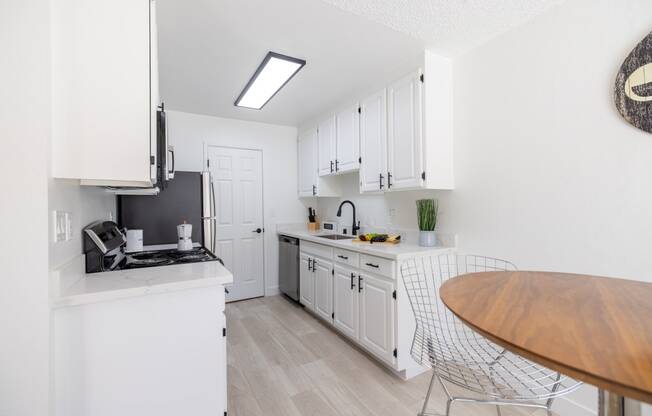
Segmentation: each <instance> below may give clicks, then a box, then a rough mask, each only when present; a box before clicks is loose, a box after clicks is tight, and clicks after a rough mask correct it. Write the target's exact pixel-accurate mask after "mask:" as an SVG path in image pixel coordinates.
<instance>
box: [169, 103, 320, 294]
mask: <svg viewBox="0 0 652 416" xmlns="http://www.w3.org/2000/svg"><path fill="white" fill-rule="evenodd" d="M167 121H168V131H169V137H170V143H171V144H172V145H174V148H175V152H176V168H177V170H180V171H184V170H185V171H201V170H202V169H203V167H204V165H205V162H204V155H203V151H204V143H207V144H208V145H217V146H228V147H239V148H245V149H259V150H262V153H263V204H264V221H265V229H266V233H265V292H266V293H267V294H268V295H269V294H275V293H278V240H277V236H276V231H275V230H276V224H281V223H296V222H298V221H303V220H305V217H306V216H307V213H306V212H304V211H306V210H305V207H304V206H303V204H302V203H301V202H300V201H299V200H298V199H297V129H296V128H294V127H288V126H278V125H272V124H264V123H254V122H248V121H242V120H233V119H226V118H219V117H211V116H203V115H197V114H189V113H182V112H178V111H168V118H167Z"/></svg>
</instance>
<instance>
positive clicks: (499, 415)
mask: <svg viewBox="0 0 652 416" xmlns="http://www.w3.org/2000/svg"><path fill="white" fill-rule="evenodd" d="M496 413H498V416H502V413H500V406H498V405H496Z"/></svg>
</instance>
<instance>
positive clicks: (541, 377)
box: [401, 254, 581, 416]
mask: <svg viewBox="0 0 652 416" xmlns="http://www.w3.org/2000/svg"><path fill="white" fill-rule="evenodd" d="M507 270H516V266H514V265H513V264H512V263H510V262H508V261H505V260H500V259H494V258H490V257H484V256H474V255H459V254H442V255H439V256H432V257H422V258H416V259H411V260H408V261H406V262H404V263H403V264H402V265H401V275H402V277H403V283H404V284H405V289H406V290H407V294H408V297H409V299H410V304H411V305H412V310H413V312H414V317H415V320H416V329H415V332H414V339H413V341H412V349H411V355H412V357H413V358H414V359H415V360H416V361H417V362H418V363H420V364H421V365H423V366H426V367H429V368H432V369H433V370H434V371H433V376H432V379H431V380H430V385H429V387H428V393H427V395H426V399H425V401H424V403H423V408H422V410H421V413H419V414H418V415H419V416H427V415H433V414H432V413H426V410H427V408H428V402H429V400H430V394H431V392H432V388H433V385H434V383H435V380H438V382H439V384H441V386H442V388H443V389H444V392H445V393H446V396H447V397H448V400H447V402H446V416H449V415H450V410H451V405H452V404H453V403H454V402H467V403H468V402H472V403H481V404H489V405H495V406H496V411H497V412H498V415H499V416H500V414H501V413H500V406H525V407H533V408H541V409H545V410H546V411H547V412H548V415H551V414H552V411H551V410H550V408H551V406H552V402H553V400H554V399H555V398H557V397H560V396H563V395H565V394H568V393H570V392H572V391H573V390H575V389H577V388H578V387H579V386H580V385H581V383H580V382H578V381H576V380H573V379H571V378H569V377H567V376H564V375H562V374H560V373H557V372H555V371H552V370H550V369H548V368H545V367H543V366H540V365H538V364H535V363H533V362H531V361H529V360H526V359H525V358H522V357H520V356H518V355H516V354H513V353H511V352H509V351H507V350H505V349H504V348H502V347H500V346H498V345H496V344H494V343H492V342H491V341H489V340H487V339H486V338H484V337H482V336H481V335H479V334H478V333H476V332H474V331H473V330H471V329H470V328H469V327H467V326H466V325H464V323H462V322H461V321H460V320H459V319H458V318H457V317H455V315H453V313H452V312H451V311H449V310H448V308H446V306H445V305H444V304H443V302H442V301H441V299H440V297H439V288H440V287H441V285H442V284H443V283H444V282H445V281H446V280H448V279H449V278H451V277H454V276H457V275H460V274H465V273H474V272H485V271H507ZM444 381H446V382H448V383H451V384H453V385H456V386H459V387H463V388H465V389H467V390H470V391H472V392H474V393H477V394H480V395H482V396H484V397H486V399H477V398H472V397H460V396H453V395H451V393H450V391H449V389H448V388H447V386H446V384H444Z"/></svg>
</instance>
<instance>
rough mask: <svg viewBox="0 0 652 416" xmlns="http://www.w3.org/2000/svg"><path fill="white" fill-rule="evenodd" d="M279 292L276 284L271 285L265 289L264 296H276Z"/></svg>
mask: <svg viewBox="0 0 652 416" xmlns="http://www.w3.org/2000/svg"><path fill="white" fill-rule="evenodd" d="M280 294H281V289H279V287H278V286H272V287H268V288H266V289H265V296H276V295H280Z"/></svg>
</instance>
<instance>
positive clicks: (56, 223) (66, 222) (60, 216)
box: [52, 211, 72, 243]
mask: <svg viewBox="0 0 652 416" xmlns="http://www.w3.org/2000/svg"><path fill="white" fill-rule="evenodd" d="M52 226H53V227H54V229H53V239H54V242H55V243H58V242H61V241H70V240H72V214H70V213H69V212H65V211H52Z"/></svg>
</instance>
